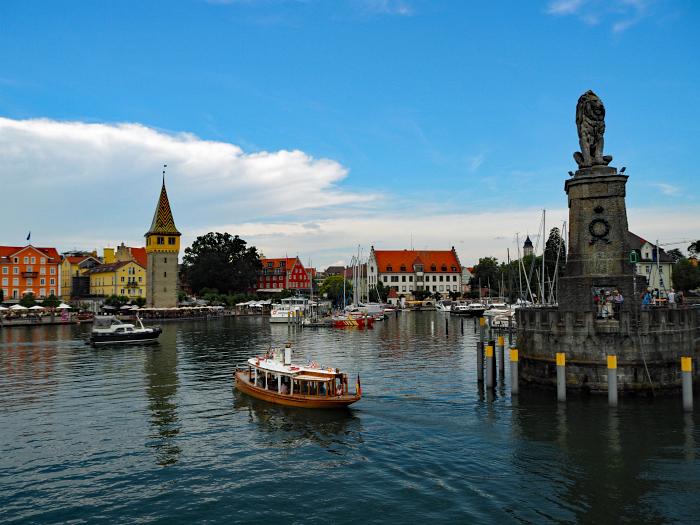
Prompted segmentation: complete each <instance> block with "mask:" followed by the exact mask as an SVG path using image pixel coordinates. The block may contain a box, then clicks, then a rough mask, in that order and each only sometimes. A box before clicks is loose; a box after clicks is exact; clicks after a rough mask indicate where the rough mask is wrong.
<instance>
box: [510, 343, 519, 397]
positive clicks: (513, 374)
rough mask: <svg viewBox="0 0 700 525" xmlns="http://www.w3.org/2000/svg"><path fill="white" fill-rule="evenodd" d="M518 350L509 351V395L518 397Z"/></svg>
mask: <svg viewBox="0 0 700 525" xmlns="http://www.w3.org/2000/svg"><path fill="white" fill-rule="evenodd" d="M518 391H519V389H518V349H517V348H511V349H510V393H511V395H513V396H517V395H518Z"/></svg>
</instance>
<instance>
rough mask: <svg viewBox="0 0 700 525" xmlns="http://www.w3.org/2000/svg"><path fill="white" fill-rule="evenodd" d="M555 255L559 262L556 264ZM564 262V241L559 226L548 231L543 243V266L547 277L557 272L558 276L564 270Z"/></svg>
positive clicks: (551, 276) (552, 277) (549, 277)
mask: <svg viewBox="0 0 700 525" xmlns="http://www.w3.org/2000/svg"><path fill="white" fill-rule="evenodd" d="M557 257H558V259H559V263H558V264H557ZM565 264H566V243H565V242H564V239H562V237H561V233H560V232H559V228H552V229H551V230H550V231H549V237H548V238H547V243H546V244H545V245H544V267H545V271H546V272H547V275H546V277H547V279H549V280H552V279H554V274H555V273H557V272H558V274H559V276H561V275H562V273H563V271H564V266H565Z"/></svg>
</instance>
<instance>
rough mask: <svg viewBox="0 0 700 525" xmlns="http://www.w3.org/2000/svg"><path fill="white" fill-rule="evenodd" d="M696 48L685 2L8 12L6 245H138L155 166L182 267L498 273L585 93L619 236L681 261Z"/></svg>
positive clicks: (3, 97) (560, 214) (541, 198)
mask: <svg viewBox="0 0 700 525" xmlns="http://www.w3.org/2000/svg"><path fill="white" fill-rule="evenodd" d="M698 26H700V5H699V4H698V3H696V2H695V1H693V0H688V1H682V0H552V1H541V2H536V1H532V2H522V1H516V0H513V1H503V2H464V1H462V0H444V1H441V0H209V1H205V0H173V1H171V2H167V3H162V2H143V1H133V2H129V1H115V2H93V1H85V2H81V1H78V0H76V1H71V2H33V1H19V0H17V1H15V0H6V1H4V2H2V3H1V4H0V29H1V30H0V49H2V50H3V51H2V53H0V198H1V199H2V200H1V202H2V210H3V213H2V216H3V220H2V221H0V244H10V245H22V244H23V243H24V242H25V238H26V235H27V232H28V231H30V230H31V232H32V242H33V243H34V244H36V245H45V246H56V247H57V248H59V249H60V250H68V249H74V248H79V249H92V248H96V247H97V248H101V247H103V246H107V245H111V246H113V245H115V244H117V243H119V242H121V241H124V242H126V243H127V244H131V245H140V244H142V243H143V237H142V236H143V233H144V232H145V230H146V229H147V227H148V225H149V224H150V220H151V217H152V214H153V209H154V207H155V202H156V199H157V195H158V191H159V187H160V182H161V171H162V165H163V164H167V165H168V168H167V179H166V180H167V184H168V192H169V195H170V199H171V204H172V206H173V211H174V214H175V220H176V224H177V225H178V227H179V229H180V230H181V231H182V232H183V234H184V241H185V244H189V243H191V242H192V240H193V239H194V238H195V237H196V236H197V235H200V234H203V233H206V232H208V231H224V230H225V231H229V232H231V233H232V234H239V235H241V236H242V237H243V238H244V239H246V240H248V241H249V242H251V243H253V244H255V245H256V246H258V247H259V248H260V249H261V251H262V252H263V253H265V254H266V255H268V256H284V255H285V254H287V255H290V256H291V255H299V256H300V257H302V259H303V260H304V261H308V260H309V259H310V260H311V261H312V263H313V264H314V265H315V266H319V267H322V268H323V267H325V266H326V265H328V264H332V263H336V262H339V261H348V260H349V258H350V256H351V255H352V253H353V252H355V251H356V249H357V245H358V244H361V245H362V246H364V247H365V251H366V249H367V248H368V247H369V246H370V245H374V246H376V247H382V248H392V249H398V248H408V247H410V246H411V245H413V246H414V247H416V248H436V249H449V247H450V246H453V245H454V246H455V247H456V248H457V250H458V252H459V254H460V258H461V259H462V262H463V263H464V264H471V263H474V262H476V260H477V259H478V258H479V257H481V256H484V255H494V256H497V257H499V258H501V259H502V258H504V257H505V255H506V250H507V249H510V250H511V254H514V252H515V237H516V233H519V234H520V236H521V237H524V235H526V234H528V233H529V234H531V235H532V236H533V238H534V235H536V233H537V230H538V228H539V226H540V221H541V210H542V209H547V226H548V227H549V226H554V225H561V223H562V221H563V220H565V218H566V213H567V210H566V198H565V195H564V192H563V184H564V180H565V179H566V178H567V172H568V171H569V170H573V169H575V163H574V161H573V159H572V156H571V155H572V152H573V151H575V150H576V149H577V148H578V143H577V136H576V129H575V124H574V110H575V105H576V100H577V98H578V96H579V95H580V94H581V93H583V92H584V91H586V90H587V89H593V90H594V91H596V92H597V93H598V94H599V95H600V96H601V98H602V99H603V101H604V103H605V104H606V109H607V132H606V142H605V146H606V152H607V153H610V154H612V155H613V156H614V161H613V165H616V166H617V167H622V166H626V167H627V174H628V175H630V179H629V181H628V199H627V205H628V208H629V215H630V228H631V229H632V230H633V231H635V232H636V233H638V234H640V235H642V236H643V237H647V238H649V239H652V240H653V239H656V238H659V239H660V240H661V242H662V243H672V242H675V241H680V240H683V239H689V238H697V237H698V234H699V230H700V219H699V218H698V195H699V193H698V182H697V180H698V169H697V159H696V157H695V155H696V153H697V151H698V149H699V148H698V146H699V145H700V33H699V32H698V31H697V27H698ZM685 245H687V243H685V244H682V245H679V246H681V247H684V246H685Z"/></svg>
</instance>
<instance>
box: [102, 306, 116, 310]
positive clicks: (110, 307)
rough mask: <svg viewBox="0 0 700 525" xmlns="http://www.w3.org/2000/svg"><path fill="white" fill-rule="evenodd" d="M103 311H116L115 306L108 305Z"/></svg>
mask: <svg viewBox="0 0 700 525" xmlns="http://www.w3.org/2000/svg"><path fill="white" fill-rule="evenodd" d="M102 309H103V310H114V306H109V305H107V306H103V307H102Z"/></svg>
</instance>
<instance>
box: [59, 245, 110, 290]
mask: <svg viewBox="0 0 700 525" xmlns="http://www.w3.org/2000/svg"><path fill="white" fill-rule="evenodd" d="M74 253H75V252H74ZM61 259H62V260H61V300H63V301H70V300H71V299H72V298H77V297H85V296H87V295H89V293H90V286H89V283H90V278H89V277H88V276H87V275H85V274H86V273H87V271H88V270H89V269H90V268H94V267H95V266H98V265H99V264H100V261H99V259H97V257H95V255H94V252H93V254H92V255H85V254H82V255H72V254H65V255H63V256H62V257H61Z"/></svg>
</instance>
